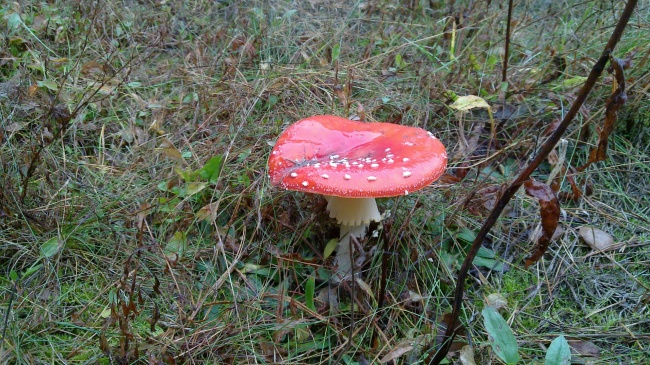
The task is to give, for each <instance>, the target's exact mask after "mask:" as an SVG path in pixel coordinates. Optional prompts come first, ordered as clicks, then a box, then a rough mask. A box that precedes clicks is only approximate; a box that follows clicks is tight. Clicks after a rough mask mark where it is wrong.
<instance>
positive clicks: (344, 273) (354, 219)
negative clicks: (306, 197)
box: [325, 196, 381, 281]
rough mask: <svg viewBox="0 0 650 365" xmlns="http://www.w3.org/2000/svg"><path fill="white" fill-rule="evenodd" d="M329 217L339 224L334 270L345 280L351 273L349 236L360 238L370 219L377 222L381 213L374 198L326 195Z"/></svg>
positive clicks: (352, 249) (352, 251) (364, 232)
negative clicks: (338, 239)
mask: <svg viewBox="0 0 650 365" xmlns="http://www.w3.org/2000/svg"><path fill="white" fill-rule="evenodd" d="M325 198H326V199H327V210H329V211H330V217H331V218H335V219H336V220H337V222H338V223H339V224H340V225H341V231H340V236H339V237H340V241H339V244H338V246H337V247H336V262H337V265H338V269H337V270H336V273H337V276H338V277H339V279H340V280H341V281H342V280H346V279H348V278H350V277H351V275H352V265H353V260H352V255H353V254H354V246H353V245H352V239H351V237H352V236H354V237H355V238H362V237H363V236H365V235H366V229H367V228H368V225H369V224H370V222H371V221H376V222H379V221H380V220H381V215H380V214H379V209H377V202H376V201H375V198H342V197H338V196H326V197H325Z"/></svg>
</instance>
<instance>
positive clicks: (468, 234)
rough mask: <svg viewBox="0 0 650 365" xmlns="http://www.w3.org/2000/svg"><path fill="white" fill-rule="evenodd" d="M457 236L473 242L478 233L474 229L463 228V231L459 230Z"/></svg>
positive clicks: (467, 241) (462, 239)
mask: <svg viewBox="0 0 650 365" xmlns="http://www.w3.org/2000/svg"><path fill="white" fill-rule="evenodd" d="M456 238H458V239H459V240H461V241H464V242H466V243H472V242H474V240H475V239H476V233H474V231H472V230H469V229H467V228H463V230H462V231H460V232H458V234H457V235H456Z"/></svg>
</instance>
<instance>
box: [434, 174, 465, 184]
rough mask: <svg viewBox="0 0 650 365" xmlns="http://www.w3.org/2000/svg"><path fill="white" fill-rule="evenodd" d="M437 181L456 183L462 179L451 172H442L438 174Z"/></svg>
mask: <svg viewBox="0 0 650 365" xmlns="http://www.w3.org/2000/svg"><path fill="white" fill-rule="evenodd" d="M438 181H439V182H441V183H443V184H456V183H459V182H461V181H462V179H461V178H459V177H457V176H454V175H451V174H443V175H442V176H440V179H438Z"/></svg>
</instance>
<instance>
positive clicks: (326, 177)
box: [320, 174, 330, 179]
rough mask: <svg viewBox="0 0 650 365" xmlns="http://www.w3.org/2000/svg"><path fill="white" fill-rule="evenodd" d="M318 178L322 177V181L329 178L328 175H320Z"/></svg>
mask: <svg viewBox="0 0 650 365" xmlns="http://www.w3.org/2000/svg"><path fill="white" fill-rule="evenodd" d="M320 177H322V178H323V179H329V178H330V176H329V175H328V174H322V175H321V176H320Z"/></svg>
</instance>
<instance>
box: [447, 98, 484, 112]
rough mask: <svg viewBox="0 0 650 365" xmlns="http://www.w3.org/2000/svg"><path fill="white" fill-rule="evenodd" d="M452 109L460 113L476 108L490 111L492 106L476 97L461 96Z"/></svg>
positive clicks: (452, 105)
mask: <svg viewBox="0 0 650 365" xmlns="http://www.w3.org/2000/svg"><path fill="white" fill-rule="evenodd" d="M450 107H451V108H452V109H456V110H460V111H467V110H471V109H476V108H485V109H490V105H489V104H488V103H487V102H486V101H485V99H483V98H481V97H478V96H476V95H466V96H459V97H458V99H456V101H454V102H453V103H452V104H451V105H450Z"/></svg>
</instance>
